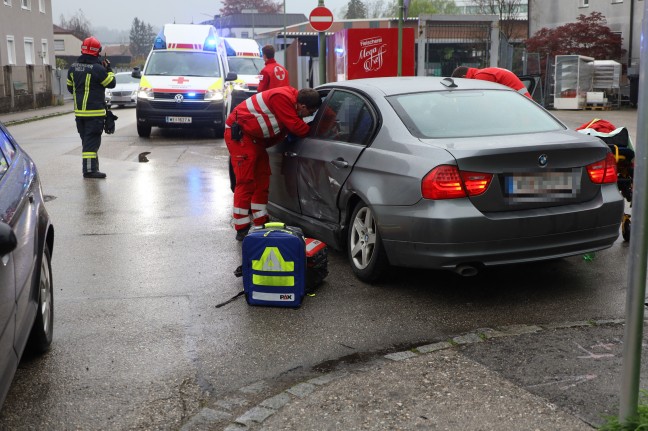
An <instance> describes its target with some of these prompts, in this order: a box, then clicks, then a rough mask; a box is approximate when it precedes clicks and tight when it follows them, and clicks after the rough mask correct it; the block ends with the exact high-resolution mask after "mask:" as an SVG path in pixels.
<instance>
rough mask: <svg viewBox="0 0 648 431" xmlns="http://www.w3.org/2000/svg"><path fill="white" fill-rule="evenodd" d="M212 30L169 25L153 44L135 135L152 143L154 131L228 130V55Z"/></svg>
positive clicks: (142, 78) (233, 76) (138, 74)
mask: <svg viewBox="0 0 648 431" xmlns="http://www.w3.org/2000/svg"><path fill="white" fill-rule="evenodd" d="M222 47H223V44H222V43H221V41H220V39H219V37H218V35H217V32H216V28H214V27H213V26H211V25H198V24H166V25H164V27H163V28H162V30H161V31H160V33H159V34H158V35H157V37H156V38H155V40H154V42H153V49H152V50H151V52H150V53H149V55H148V58H147V59H146V64H145V65H144V70H142V71H141V72H140V71H138V70H135V71H133V73H132V75H133V77H136V78H138V77H139V78H140V86H139V90H138V93H137V106H136V108H135V111H136V116H137V134H138V135H139V136H141V137H144V138H148V137H149V136H150V135H151V128H152V127H182V128H210V129H213V130H214V132H215V135H216V137H222V136H223V131H224V130H225V119H226V109H225V99H226V82H229V81H232V82H234V81H236V79H237V77H236V74H234V73H231V74H228V68H227V65H226V63H225V62H226V61H227V60H226V54H225V51H224V50H223V49H222Z"/></svg>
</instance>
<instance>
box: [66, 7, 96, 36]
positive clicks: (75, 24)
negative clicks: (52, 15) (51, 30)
mask: <svg viewBox="0 0 648 431" xmlns="http://www.w3.org/2000/svg"><path fill="white" fill-rule="evenodd" d="M59 22H60V24H59V25H60V26H61V28H64V29H66V30H70V31H71V32H72V34H74V35H75V36H76V37H78V38H79V39H81V40H83V39H85V38H86V37H88V36H90V35H91V34H92V30H91V28H90V21H88V18H86V17H85V15H84V14H83V11H82V10H81V9H79V10H78V11H76V13H75V14H74V15H72V16H71V17H70V18H68V19H66V18H65V17H64V16H63V15H61V18H60V19H59Z"/></svg>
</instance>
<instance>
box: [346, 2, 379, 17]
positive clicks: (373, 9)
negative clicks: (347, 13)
mask: <svg viewBox="0 0 648 431" xmlns="http://www.w3.org/2000/svg"><path fill="white" fill-rule="evenodd" d="M365 5H366V6H367V18H384V17H386V16H387V12H388V10H389V7H388V5H387V3H386V2H385V0H373V1H372V0H370V1H367V2H366V3H365ZM343 15H344V14H343Z"/></svg>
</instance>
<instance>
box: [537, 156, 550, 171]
mask: <svg viewBox="0 0 648 431" xmlns="http://www.w3.org/2000/svg"><path fill="white" fill-rule="evenodd" d="M548 162H549V158H548V157H547V155H546V154H542V155H541V156H540V157H538V165H540V167H542V168H544V167H545V166H547V163H548Z"/></svg>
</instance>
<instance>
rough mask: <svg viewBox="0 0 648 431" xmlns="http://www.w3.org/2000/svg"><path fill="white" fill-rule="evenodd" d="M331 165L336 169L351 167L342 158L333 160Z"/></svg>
mask: <svg viewBox="0 0 648 431" xmlns="http://www.w3.org/2000/svg"><path fill="white" fill-rule="evenodd" d="M331 164H332V165H333V166H335V167H336V168H348V167H349V162H347V161H346V160H344V159H343V158H342V157H338V158H337V159H335V160H331Z"/></svg>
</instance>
